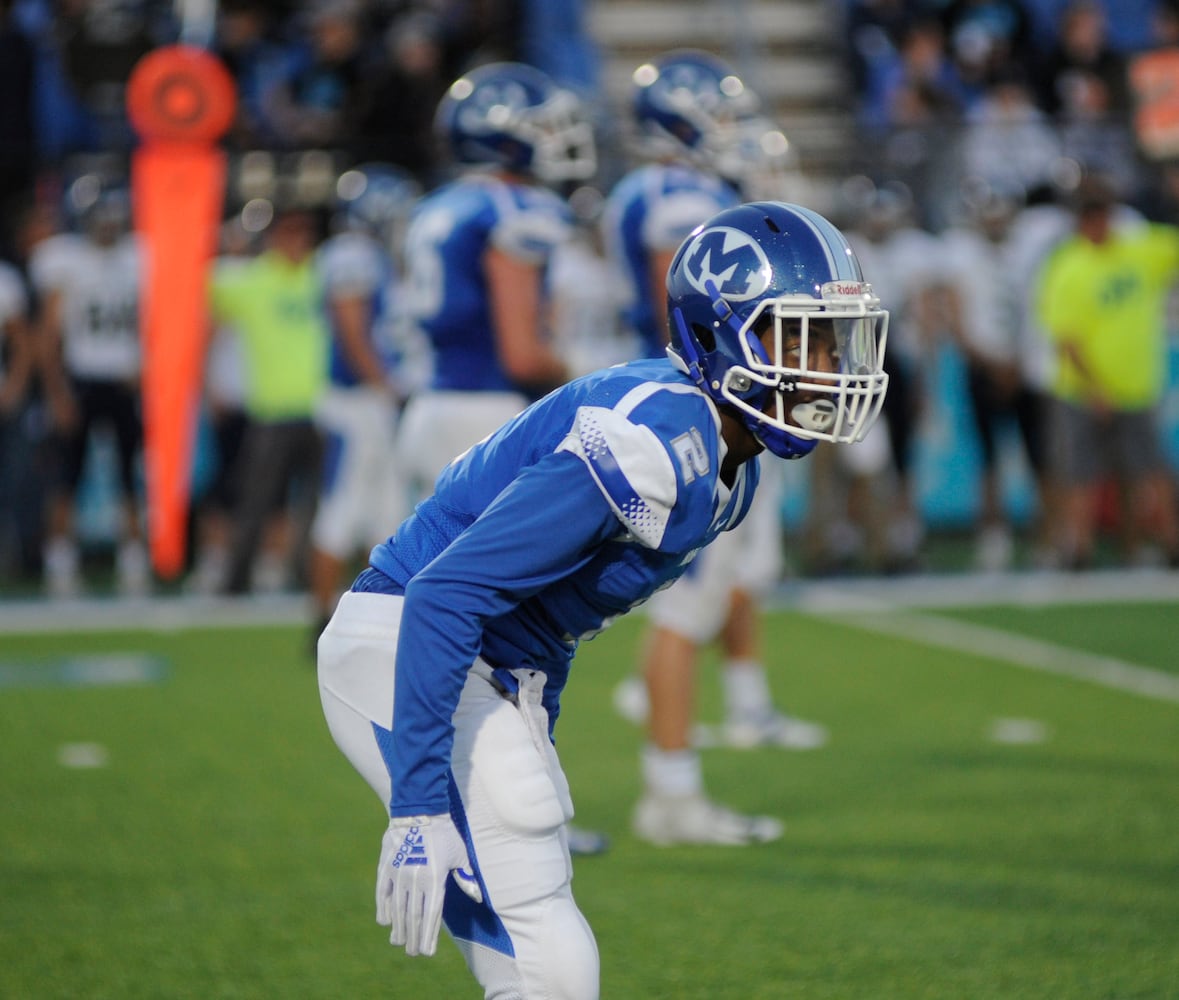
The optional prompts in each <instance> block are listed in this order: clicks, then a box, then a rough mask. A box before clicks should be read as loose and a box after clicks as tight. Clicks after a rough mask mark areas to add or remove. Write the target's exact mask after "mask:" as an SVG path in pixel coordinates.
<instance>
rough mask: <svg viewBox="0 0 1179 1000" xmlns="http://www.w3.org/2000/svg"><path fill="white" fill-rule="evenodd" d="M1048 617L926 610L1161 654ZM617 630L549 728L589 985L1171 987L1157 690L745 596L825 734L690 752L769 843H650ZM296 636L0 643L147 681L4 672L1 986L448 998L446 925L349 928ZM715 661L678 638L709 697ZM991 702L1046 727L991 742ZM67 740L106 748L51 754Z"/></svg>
mask: <svg viewBox="0 0 1179 1000" xmlns="http://www.w3.org/2000/svg"><path fill="white" fill-rule="evenodd" d="M1078 610H1079V612H1080V620H1082V621H1086V622H1089V623H1090V624H1089V626H1087V627H1086V628H1080V627H1078V626H1077V624H1076V621H1077V615H1076V614H1070V613H1066V612H1065V611H1063V610H1060V609H1044V610H1042V611H1039V612H1037V613H1028V615H1027V621H1028V622H1031V624H1027V623H1026V622H1025V623H1024V624H1023V625H1022V626H1021V625H1020V624H1019V621H1020V620H1021V619H1020V616H1019V615H1018V614H1015V613H1013V612H1010V611H1008V612H1003V610H1002V609H999V610H997V611H992V610H987V611H985V612H983V611H979V610H973V611H966V610H963V611H960V612H959V611H956V612H954V614H956V615H960V616H965V617H968V618H969V619H970V620H972V621H980V622H982V623H985V624H989V625H1003V626H1005V627H1012V628H1017V629H1019V630H1021V631H1023V632H1025V634H1033V635H1036V636H1037V637H1040V638H1050V639H1055V640H1057V641H1060V642H1071V643H1072V644H1073V645H1076V646H1080V645H1081V644H1082V643H1083V642H1084V643H1086V644H1088V643H1090V642H1091V643H1092V645H1091V646H1089V648H1091V649H1092V650H1093V651H1094V652H1100V653H1102V654H1104V655H1118V656H1122V657H1124V658H1127V659H1133V660H1135V661H1136V662H1139V663H1142V664H1144V665H1155V666H1164V667H1165V666H1167V665H1168V664H1172V665H1173V655H1174V638H1173V636H1174V626H1173V622H1174V620H1175V614H1176V608H1175V606H1174V605H1135V606H1125V607H1123V606H1117V607H1113V608H1107V609H1104V610H1101V609H1072V611H1073V612H1076V611H1078ZM992 616H993V617H992ZM1096 617H1103V620H1104V623H1105V624H1104V625H1103V626H1100V625H1098V624H1097V623H1095V622H1094V619H1095V618H1096ZM1013 619H1014V620H1015V622H1014V623H1013ZM1120 622H1129V623H1131V627H1129V628H1127V627H1123V626H1119V625H1118V623H1120ZM640 625H641V623H640V622H639V621H637V620H633V619H632V620H627V621H624V622H622V623H620V624H619V625H618V626H616V627H615V628H614V629H613V630H611V631H610V632H608V633H606V634H605V635H604V636H602V637H600V638H598V639H596V640H594V641H593V642H590V643H586V644H585V645H584V647H583V649H582V653H581V654H580V662H579V664H578V665H577V666H576V667H575V669H574V674H573V678H572V681H571V684H570V687H569V690H568V692H567V694H566V699H565V713H564V715H563V718H562V720H561V724H560V726H559V727H558V736H559V743H560V749H561V753H562V756H563V759H564V762H565V766H566V770H567V771H568V772H569V777H570V780H571V782H572V785H573V790H574V796H575V800H576V802H577V805H578V822H579V823H581V824H582V825H585V826H591V827H597V828H601V829H604V830H606V831H607V832H608V833H609V834H610V835H611V837H612V839H613V849H612V850H611V851H610V853H608V854H606V855H604V856H601V857H592V858H585V859H578V860H577V861H576V877H575V880H574V890H575V892H576V894H577V898H578V901H579V903H580V904H581V906H582V909H583V910H584V911H585V913H586V915H587V916H588V918H589V920H590V923H591V924H592V925H593V927H594V930H595V933H596V935H597V938H598V943H599V947H600V949H601V952H602V995H603V996H604V997H606V998H614V1000H632V998H634V1000H638V998H662V997H666V998H675V1000H691V998H709V1000H725V998H733V1000H737V998H740V1000H757V998H790V997H800V998H845V997H854V998H863V997H871V998H874V1000H886V998H906V1000H908V998H947V997H954V998H958V997H970V998H972V1000H980V998H991V997H993V998H996V1000H998V998H1003V1000H1010V998H1013V997H1018V998H1025V997H1026V998H1041V997H1042V998H1045V1000H1047V998H1052V1000H1064V998H1072V997H1076V998H1084V1000H1095V998H1108V1000H1112V998H1131V997H1141V998H1147V997H1149V998H1152V1000H1153V998H1163V997H1175V996H1179V949H1177V948H1176V947H1175V940H1176V938H1175V932H1176V928H1179V838H1176V836H1175V831H1176V830H1177V829H1179V706H1176V705H1175V704H1173V703H1165V702H1157V701H1151V700H1148V699H1146V698H1142V697H1138V696H1135V695H1130V694H1122V693H1119V692H1115V691H1110V690H1106V689H1103V688H1100V687H1097V686H1094V685H1089V684H1085V683H1080V682H1076V681H1070V680H1067V679H1064V678H1060V677H1054V676H1048V675H1041V674H1037V673H1034V672H1030V671H1026V670H1023V669H1018V668H1014V667H1010V666H1005V665H1002V664H999V663H996V662H995V661H993V660H987V659H983V658H979V657H976V656H973V655H971V654H969V653H965V652H964V653H961V654H949V653H946V652H944V651H941V650H935V649H930V648H927V647H923V646H921V645H918V644H914V643H910V642H906V641H902V640H900V639H893V638H884V637H879V636H873V635H871V634H869V633H866V632H861V631H858V630H856V629H854V628H847V627H842V626H840V625H839V624H836V623H835V622H834V621H831V620H820V619H816V618H810V617H802V616H797V615H793V614H790V613H787V612H781V613H775V614H774V615H772V616H771V617H770V619H769V621H768V622H767V640H768V646H769V648H770V649H772V650H774V651H775V654H774V656H773V658H772V659H773V669H774V674H773V680H774V686H775V689H776V690H777V692H778V693H779V696H780V698H781V700H783V701H784V702H785V703H786V704H787V705H788V706H789V707H790V709H791V710H792V711H794V712H796V713H797V714H799V715H801V716H804V717H807V718H813V719H817V720H821V721H822V722H824V723H825V724H826V725H827V726H828V727H829V728H830V730H831V734H832V741H831V743H830V745H829V746H827V747H826V748H824V749H821V750H818V751H815V752H812V753H806V754H791V753H783V752H780V751H772V750H765V751H751V752H738V751H729V750H710V751H707V752H706V753H705V758H704V761H705V773H706V779H707V782H708V785H709V788H710V789H711V791H712V792H713V793H714V794H715V795H717V796H718V797H720V798H723V799H724V800H725V801H726V802H728V803H731V804H732V805H734V806H737V807H740V808H743V809H748V810H755V809H756V810H761V811H765V812H770V813H775V814H779V815H782V816H784V817H785V818H786V819H787V822H788V825H787V832H786V836H785V838H784V839H783V840H782V841H781V842H779V843H777V844H774V845H769V846H766V847H761V848H755V849H747V850H737V851H731V850H722V849H695V848H676V849H665V850H659V849H656V848H652V847H648V846H645V845H643V844H641V843H639V842H637V841H636V840H635V839H634V838H633V837H632V836H631V835H630V833H629V829H628V819H629V811H630V808H631V806H632V804H633V801H634V798H635V796H636V794H637V790H638V779H637V763H636V753H637V750H638V746H639V740H640V734H639V733H638V731H637V730H635V729H633V728H632V727H630V726H629V725H628V724H626V723H624V722H622V721H621V720H619V719H618V718H617V717H616V716H615V715H614V714H613V712H612V711H611V709H610V692H611V689H612V687H613V684H614V683H615V682H616V681H617V680H618V679H619V678H620V677H622V676H623V675H624V674H625V673H626V672H627V671H628V670H629V669H630V668H631V664H632V662H633V658H634V654H635V649H636V645H637V642H638V639H639V635H640ZM1119 637H1121V638H1119ZM304 638H305V633H304V632H303V630H302V629H295V628H251V629H233V630H218V629H203V630H200V631H195V630H194V631H181V632H176V633H171V634H154V633H145V632H140V633H103V634H95V635H84V634H79V635H63V636H36V637H34V636H27V637H26V636H5V637H4V638H3V639H2V640H0V646H2V650H3V652H2V653H0V659H2V660H4V661H6V662H9V663H11V662H26V663H27V662H41V661H43V659H44V658H46V657H52V656H65V655H71V654H76V653H79V652H86V653H102V652H115V651H141V652H148V653H154V654H158V655H160V656H163V657H165V658H166V659H167V661H168V662H169V671H168V674H167V676H166V678H165V679H164V681H163V682H162V683H159V684H153V685H143V686H124V687H100V688H62V687H54V688H48V687H47V688H31V687H28V688H21V687H14V688H8V689H5V690H0V732H2V733H3V740H2V742H0V746H2V747H3V750H2V753H3V766H2V767H0V801H2V802H3V803H4V805H3V809H2V811H0V900H2V902H0V997H4V998H20V1000H26V998H28V1000H51V998H63V1000H64V998H69V1000H78V998H87V1000H91V998H111V1000H136V998H144V1000H148V998H150V1000H158V998H160V997H167V998H189V997H192V998H202V1000H228V998H255V997H267V998H269V997H278V996H282V997H292V998H325V1000H329V998H330V1000H338V998H340V997H349V998H361V997H373V998H387V997H405V998H420V997H430V998H436V997H437V998H452V997H453V998H460V997H475V996H478V993H479V991H478V989H477V988H476V987H475V986H474V984H473V983H472V982H471V981H470V979H469V977H468V975H467V973H466V971H465V969H464V967H463V966H462V963H461V960H460V959H459V957H458V955H457V952H456V951H455V949H454V948H453V946H452V945H450V944H449V942H446V941H443V942H441V943H440V949H439V955H438V956H436V957H435V958H433V959H409V958H407V957H406V956H405V955H404V954H401V953H400V952H397V951H394V950H393V949H391V948H390V947H389V945H388V943H387V940H386V932H385V931H384V929H382V928H379V927H377V926H376V925H375V924H374V923H373V921H372V914H371V909H372V903H371V893H372V875H373V870H374V866H375V863H376V858H377V853H378V850H379V843H380V835H381V832H382V829H383V826H384V824H383V821H382V819H381V814H380V807H379V805H378V804H377V803H376V801H375V799H374V798H373V797H372V795H371V792H369V790H368V788H367V787H366V786H364V785H363V783H362V782H361V780H360V779H359V778H358V777H357V776H356V775H355V774H354V773H353V772H352V771H351V769H350V767H349V766H348V764H347V763H346V762H345V761H344V759H343V758H342V757H341V756H340V755H339V753H338V752H337V751H336V749H335V748H334V746H333V745H332V744H331V742H330V738H329V737H328V735H327V732H326V729H325V727H324V725H323V722H322V718H321V715H320V710H319V704H318V693H317V690H316V686H315V678H314V672H313V670H312V668H311V665H310V664H309V663H308V662H307V660H306V659H305V657H304V655H303V643H304ZM1148 640H1149V641H1148ZM1151 642H1153V643H1154V644H1155V645H1154V647H1152V648H1147V646H1149V644H1150V643H1151ZM1160 647H1161V648H1160ZM717 686H718V685H717V680H716V672H715V669H714V667H713V666H712V665H711V664H708V665H706V666H705V668H704V671H703V673H702V691H701V694H702V697H703V699H704V704H703V706H702V712H701V714H702V716H703V717H704V718H706V719H715V718H716V715H717V711H716V706H717ZM996 717H1018V718H1033V719H1037V720H1040V721H1041V722H1043V723H1044V724H1045V725H1046V726H1047V727H1048V731H1049V733H1050V738H1049V740H1048V741H1047V742H1045V743H1042V744H1035V745H1020V746H1004V745H998V744H995V743H992V742H990V741H989V739H988V738H987V732H988V728H989V726H990V723H991V721H992V720H993V719H995V718H996ZM77 742H94V743H99V744H102V745H103V746H105V747H106V748H107V751H108V754H109V762H108V764H107V766H106V767H103V768H98V769H83V770H67V769H63V768H62V767H61V766H59V764H58V763H57V752H58V748H59V747H60V746H61V745H63V744H67V743H77Z"/></svg>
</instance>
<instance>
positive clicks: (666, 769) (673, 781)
mask: <svg viewBox="0 0 1179 1000" xmlns="http://www.w3.org/2000/svg"><path fill="white" fill-rule="evenodd" d="M641 763H642V772H643V783H644V784H645V785H646V787H647V791H649V792H652V793H653V794H655V795H699V794H701V793H703V791H704V777H703V775H702V773H701V770H700V755H699V754H698V753H697V752H696V751H695V750H660V749H659V747H657V746H653V745H651V744H650V743H648V744H646V745H645V746H644V747H643V750H642V756H641Z"/></svg>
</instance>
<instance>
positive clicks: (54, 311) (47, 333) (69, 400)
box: [34, 288, 78, 430]
mask: <svg viewBox="0 0 1179 1000" xmlns="http://www.w3.org/2000/svg"><path fill="white" fill-rule="evenodd" d="M64 311H65V293H64V291H63V290H62V289H61V288H52V289H49V290H48V291H47V292H46V293H45V294H44V297H43V298H42V300H41V317H40V321H39V322H38V323H37V327H36V331H35V335H34V351H35V354H34V363H35V366H36V369H37V371H38V372H39V374H40V376H41V384H42V385H43V386H44V387H45V398H46V399H47V400H48V401H49V411H50V414H51V415H52V418H53V422H54V424H55V425H56V426H57V427H58V428H59V429H62V430H68V429H69V428H70V427H72V426H73V425H74V423H75V421H76V420H77V416H78V414H77V404H76V403H75V401H74V394H73V391H72V390H71V389H70V380H69V376H68V374H67V373H66V367H65V356H64V353H63V345H62V323H63V318H64Z"/></svg>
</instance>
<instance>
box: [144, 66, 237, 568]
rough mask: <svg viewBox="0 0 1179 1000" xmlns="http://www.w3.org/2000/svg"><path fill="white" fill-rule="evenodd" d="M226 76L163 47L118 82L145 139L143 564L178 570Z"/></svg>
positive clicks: (225, 115)
mask: <svg viewBox="0 0 1179 1000" xmlns="http://www.w3.org/2000/svg"><path fill="white" fill-rule="evenodd" d="M235 103H236V99H235V90H234V84H233V78H232V77H231V76H230V74H229V71H228V70H227V69H226V68H225V66H224V65H223V64H222V63H221V62H220V61H219V60H218V59H217V58H216V57H215V56H213V55H211V54H210V53H208V52H206V51H205V50H204V49H201V48H198V47H196V46H189V45H170V46H167V47H164V48H160V49H156V50H155V51H153V52H150V53H148V54H147V55H146V56H144V57H143V59H141V60H140V61H139V62H138V63H137V64H136V66H135V68H134V70H133V71H132V73H131V78H130V80H129V81H128V86H127V113H128V116H129V118H130V120H131V124H132V126H133V127H134V128H135V130H136V132H138V134H139V136H140V138H141V139H142V144H141V145H140V146H139V147H138V148H137V149H136V151H135V152H134V153H133V154H132V160H131V198H132V206H133V214H134V222H135V229H136V231H137V232H138V234H139V238H140V240H141V242H142V246H143V251H144V261H145V264H146V270H145V280H144V282H143V286H142V292H141V295H140V320H141V321H140V331H141V332H140V337H141V342H142V347H143V425H144V465H145V471H146V479H147V510H148V538H149V541H150V546H151V559H152V565H153V567H154V568H155V570H156V573H157V574H159V576H161V577H162V578H165V579H170V578H173V577H175V576H177V575H178V574H179V573H180V572H181V570H182V569H183V568H184V562H185V543H186V536H187V521H188V505H189V500H190V494H191V478H192V452H193V441H194V438H195V435H196V421H197V415H198V412H199V403H200V390H201V385H202V382H203V377H204V362H205V351H206V347H207V343H208V331H209V315H208V309H209V307H208V280H209V267H210V264H211V263H212V260H213V256H214V254H215V253H216V250H217V233H218V228H219V224H220V220H221V213H222V209H223V206H224V198H225V175H226V157H225V153H224V151H223V150H221V148H220V147H219V146H218V145H217V142H218V140H219V139H220V138H221V137H222V136H223V135H224V134H225V132H226V131H227V130H228V129H229V127H230V125H231V124H232V122H233V116H234V109H235Z"/></svg>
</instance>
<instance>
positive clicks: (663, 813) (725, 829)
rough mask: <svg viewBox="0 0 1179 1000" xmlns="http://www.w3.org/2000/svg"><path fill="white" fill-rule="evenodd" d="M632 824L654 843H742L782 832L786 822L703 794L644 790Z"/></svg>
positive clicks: (759, 841) (775, 836)
mask: <svg viewBox="0 0 1179 1000" xmlns="http://www.w3.org/2000/svg"><path fill="white" fill-rule="evenodd" d="M633 827H634V832H635V835H636V836H637V837H638V838H639V839H640V840H645V841H647V843H649V844H654V845H655V846H657V847H671V846H674V845H676V844H694V845H702V846H707V845H714V846H717V847H745V846H748V845H750V844H766V843H769V842H770V841H773V840H777V839H778V838H779V837H781V836H782V833H783V831H784V830H785V826H784V824H783V823H782V821H781V820H779V819H774V818H773V817H772V816H746V815H744V814H742V813H739V812H734V811H733V810H732V809H726V808H725V807H724V806H722V805H718V804H717V803H715V802H713V801H712V800H711V799H708V798H706V797H705V796H704V795H699V794H697V795H656V794H652V793H647V794H646V795H644V796H643V798H641V799H640V800H639V803H638V805H637V806H636V807H635V812H634V818H633Z"/></svg>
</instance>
